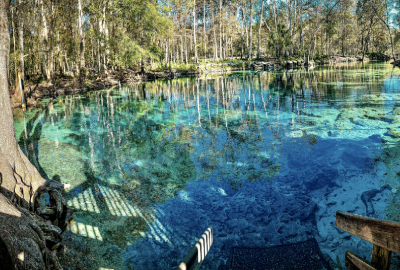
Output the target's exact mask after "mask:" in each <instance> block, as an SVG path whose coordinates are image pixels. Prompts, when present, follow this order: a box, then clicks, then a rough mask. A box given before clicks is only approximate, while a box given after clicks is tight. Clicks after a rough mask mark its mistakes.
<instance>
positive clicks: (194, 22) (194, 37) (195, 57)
mask: <svg viewBox="0 0 400 270" xmlns="http://www.w3.org/2000/svg"><path fill="white" fill-rule="evenodd" d="M193 45H194V63H195V64H197V46H196V0H194V7H193Z"/></svg>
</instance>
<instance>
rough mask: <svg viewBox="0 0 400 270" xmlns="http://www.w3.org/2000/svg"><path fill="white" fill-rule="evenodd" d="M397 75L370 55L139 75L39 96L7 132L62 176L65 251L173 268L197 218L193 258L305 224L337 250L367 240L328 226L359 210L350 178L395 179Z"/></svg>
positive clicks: (288, 236) (292, 232)
mask: <svg viewBox="0 0 400 270" xmlns="http://www.w3.org/2000/svg"><path fill="white" fill-rule="evenodd" d="M398 75H399V72H398V71H396V70H393V69H392V67H391V66H390V65H388V64H382V63H380V64H376V63H375V64H368V65H365V66H361V65H358V64H355V65H342V66H329V67H317V68H315V69H312V70H309V71H304V70H285V71H282V72H261V73H253V72H243V73H236V74H232V75H229V76H214V77H212V76H208V77H205V78H183V79H176V80H168V81H155V82H147V83H140V84H135V85H131V86H125V87H122V88H121V89H110V90H106V91H99V92H91V93H86V94H84V95H75V96H68V97H60V98H58V99H53V100H43V102H42V105H41V106H39V107H38V108H36V109H31V111H29V112H26V113H25V114H24V115H23V117H22V118H18V117H17V114H16V132H17V136H18V137H19V142H20V145H21V147H22V148H23V149H24V151H25V152H26V153H27V155H28V157H29V159H30V160H31V161H32V162H33V164H35V166H36V167H38V168H39V170H40V172H41V173H42V175H44V176H45V177H54V176H59V177H60V179H61V181H63V182H68V183H70V184H71V186H72V187H71V189H70V190H68V191H67V194H66V197H67V201H68V205H69V206H71V207H74V208H75V209H77V210H78V212H77V213H75V221H74V222H73V223H72V224H71V226H70V234H67V236H66V237H67V240H70V242H68V241H67V243H69V245H70V246H69V247H70V248H71V249H73V250H75V252H73V253H72V254H73V255H71V258H72V259H70V260H69V261H68V260H66V261H65V262H64V263H65V264H66V265H71V266H76V265H79V266H82V267H88V266H90V267H106V268H115V269H124V268H125V267H127V268H128V269H130V268H133V267H135V268H134V269H168V268H174V267H176V264H177V263H178V261H179V260H181V259H182V258H183V256H184V253H185V252H186V251H187V248H189V247H190V246H192V245H193V243H194V237H196V236H198V235H199V233H202V232H203V231H204V229H205V228H207V227H208V226H213V229H214V231H215V237H214V238H215V241H214V244H213V247H212V248H211V250H210V252H209V254H208V255H207V258H206V260H205V262H204V265H205V267H206V269H214V268H215V266H218V265H219V264H220V263H221V262H222V261H223V260H225V259H227V258H228V252H229V248H230V247H231V246H232V245H274V244H280V243H287V242H293V241H301V240H304V239H305V238H308V237H311V236H313V237H316V238H317V240H318V241H319V243H320V246H321V249H322V250H323V252H327V253H329V255H330V256H331V257H333V258H335V256H336V255H339V256H340V258H341V259H342V256H343V255H344V250H346V249H349V246H351V247H352V250H353V251H354V252H355V253H357V254H363V253H365V252H367V250H368V247H367V246H365V245H363V244H357V245H356V246H354V245H353V244H352V243H351V242H350V240H348V239H344V240H343V239H342V238H340V237H341V236H340V235H338V232H337V230H335V229H334V227H332V226H331V225H330V224H331V222H333V221H334V212H335V211H336V210H343V211H354V213H358V214H362V215H366V212H365V205H364V203H363V202H362V201H361V200H360V195H361V193H362V192H364V191H367V190H369V189H372V188H377V187H380V185H381V184H380V182H379V181H378V180H384V181H386V182H390V183H389V185H390V186H391V187H392V188H396V186H397V187H398V186H399V181H398V180H399V179H398V176H397V174H396V172H398V170H397V169H398V167H396V166H397V165H395V164H397V163H395V162H394V160H395V158H394V157H398V156H400V155H397V149H399V147H398V144H399V141H398V140H399V137H400V136H398V134H400V133H399V124H400V118H399V115H400V113H398V112H397V111H396V108H397V107H396V106H400V104H399V101H398V100H399V99H398V95H399V93H398V90H396V89H397V88H396V86H397V85H398V84H399V77H398ZM25 123H26V124H25ZM382 142H384V143H382ZM382 153H384V154H382ZM396 170H397V171H396ZM386 175H390V176H391V178H390V179H389V177H387V176H386ZM385 192H386V193H387V192H389V191H385ZM385 192H384V193H382V194H383V195H385V194H386V193H385ZM389 193H390V192H389ZM383 195H382V196H383ZM379 196H381V195H379ZM393 196H394V197H393V198H391V200H392V201H393V202H396V200H397V199H398V198H397V197H396V196H395V195H393ZM386 197H387V194H386V195H385V197H382V201H381V202H380V203H383V202H384V201H385V200H386ZM386 204H387V203H386ZM386 204H384V203H383V204H378V205H376V206H375V209H376V215H377V216H376V217H384V215H385V213H384V212H383V210H384V208H385V206H386ZM392 205H395V204H394V203H393V204H392ZM393 207H394V209H396V208H395V206H392V208H393ZM392 212H395V210H393V209H392V210H391V212H390V213H392ZM390 213H389V216H390V215H391V216H393V217H394V216H395V215H394V214H390ZM329 235H334V236H335V237H336V236H337V237H338V239H339V240H340V241H341V242H340V243H341V244H339V243H338V241H336V242H335V240H334V239H328V238H329V237H328V236H329ZM82 236H83V238H80V237H82ZM76 243H80V244H79V245H78V244H76ZM357 250H358V251H357ZM105 253H107V254H111V255H112V256H111V255H110V256H111V257H112V258H111V257H108V256H102V254H105ZM368 253H370V250H368ZM88 254H91V256H92V258H93V259H92V260H89V259H83V258H84V257H87V255H88ZM99 254H100V255H99ZM89 257H90V256H89ZM89 257H88V258H89ZM155 258H156V259H155Z"/></svg>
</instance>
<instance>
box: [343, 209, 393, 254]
mask: <svg viewBox="0 0 400 270" xmlns="http://www.w3.org/2000/svg"><path fill="white" fill-rule="evenodd" d="M336 226H337V227H338V228H341V229H342V230H344V231H346V232H348V233H351V234H352V235H355V236H357V237H360V238H362V239H364V240H367V241H368V242H371V243H372V244H374V245H378V246H380V247H383V248H386V249H388V250H390V251H393V252H396V253H400V223H398V222H392V221H386V220H380V219H375V218H368V217H363V216H359V215H353V214H348V213H344V212H341V211H337V212H336Z"/></svg>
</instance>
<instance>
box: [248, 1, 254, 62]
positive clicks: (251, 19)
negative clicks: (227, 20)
mask: <svg viewBox="0 0 400 270" xmlns="http://www.w3.org/2000/svg"><path fill="white" fill-rule="evenodd" d="M252 23H253V1H252V0H250V23H249V32H250V37H249V39H250V40H249V59H251V58H253V54H252V49H253V46H252V45H253V31H252Z"/></svg>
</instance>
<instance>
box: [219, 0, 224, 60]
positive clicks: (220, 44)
mask: <svg viewBox="0 0 400 270" xmlns="http://www.w3.org/2000/svg"><path fill="white" fill-rule="evenodd" d="M219 57H220V58H221V59H222V58H223V56H222V0H219Z"/></svg>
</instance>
